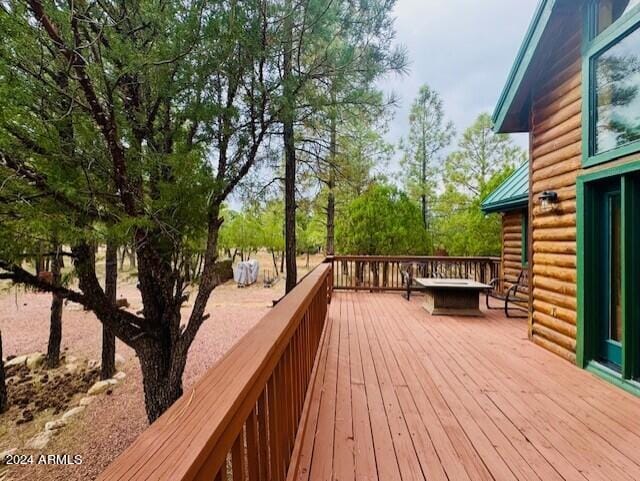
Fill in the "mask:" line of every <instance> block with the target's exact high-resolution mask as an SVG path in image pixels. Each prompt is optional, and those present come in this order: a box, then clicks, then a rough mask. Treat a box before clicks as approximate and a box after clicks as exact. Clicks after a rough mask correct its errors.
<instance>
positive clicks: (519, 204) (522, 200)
mask: <svg viewBox="0 0 640 481" xmlns="http://www.w3.org/2000/svg"><path fill="white" fill-rule="evenodd" d="M528 205H529V195H528V194H527V195H522V196H519V197H513V198H511V199H509V201H508V202H496V203H495V204H486V205H482V206H481V207H480V208H481V209H482V212H484V213H485V214H493V213H496V212H510V211H512V210H521V209H523V208H525V207H527V206H528Z"/></svg>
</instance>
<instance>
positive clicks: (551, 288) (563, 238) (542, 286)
mask: <svg viewBox="0 0 640 481" xmlns="http://www.w3.org/2000/svg"><path fill="white" fill-rule="evenodd" d="M580 20H581V16H580V15H579V14H577V13H576V15H575V17H573V18H571V19H567V18H566V17H565V18H562V22H564V25H563V27H564V28H562V29H561V30H560V32H572V34H571V36H570V38H568V39H567V38H565V39H562V38H561V37H562V33H560V34H558V35H556V36H555V39H553V40H554V42H556V43H555V44H554V45H555V48H554V49H553V50H554V51H555V52H557V54H556V55H555V58H554V57H553V56H551V57H550V58H549V59H547V62H548V63H547V65H549V69H548V70H545V75H544V78H543V79H541V80H540V81H539V82H537V87H536V88H535V91H534V95H533V101H532V107H531V110H532V111H531V129H532V133H531V193H532V195H531V201H532V204H533V205H531V206H530V212H531V219H530V220H531V223H532V240H531V242H532V249H531V250H532V258H531V259H529V266H530V268H531V289H532V295H531V304H532V305H531V324H530V330H531V332H530V336H531V339H532V340H533V341H534V342H535V343H536V344H538V345H540V346H542V347H544V348H546V349H548V350H550V351H552V352H554V353H556V354H558V355H559V356H561V357H563V358H565V359H567V360H569V361H571V362H575V350H576V280H577V272H576V178H577V176H578V174H579V172H580V169H581V159H582V124H581V118H582V54H581V41H582V33H581V30H582V23H581V21H580ZM564 36H565V37H566V34H565V35H564ZM550 45H551V42H550ZM560 45H561V47H560ZM550 50H551V49H550ZM547 190H552V191H555V192H557V193H558V197H559V202H558V203H557V204H555V205H554V206H553V208H552V209H551V210H543V209H542V208H541V207H540V205H539V203H538V197H539V195H540V193H541V192H544V191H547Z"/></svg>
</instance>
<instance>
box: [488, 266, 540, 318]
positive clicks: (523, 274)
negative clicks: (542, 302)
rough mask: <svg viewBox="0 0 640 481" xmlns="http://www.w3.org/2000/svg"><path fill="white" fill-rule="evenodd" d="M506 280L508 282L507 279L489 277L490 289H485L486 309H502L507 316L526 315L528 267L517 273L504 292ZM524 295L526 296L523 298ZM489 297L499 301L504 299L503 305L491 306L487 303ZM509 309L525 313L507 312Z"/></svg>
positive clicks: (527, 310) (527, 308)
mask: <svg viewBox="0 0 640 481" xmlns="http://www.w3.org/2000/svg"><path fill="white" fill-rule="evenodd" d="M506 282H509V281H508V280H507V279H504V278H499V277H496V278H494V279H491V281H490V282H489V285H490V286H491V288H490V289H487V292H486V304H487V309H503V308H504V314H505V316H507V317H520V318H524V317H528V314H529V307H528V304H529V300H528V296H529V269H522V270H521V271H520V274H518V278H517V280H516V282H515V283H514V284H513V285H511V287H509V289H507V291H506V293H505V292H504V288H503V286H504V285H505V283H506ZM523 296H526V298H523ZM489 298H493V299H497V300H499V301H504V307H491V306H490V305H489ZM509 309H511V310H514V311H518V312H525V313H527V315H521V314H516V315H512V314H509Z"/></svg>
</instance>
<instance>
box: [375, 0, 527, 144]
mask: <svg viewBox="0 0 640 481" xmlns="http://www.w3.org/2000/svg"><path fill="white" fill-rule="evenodd" d="M537 3H538V0H398V3H397V4H396V6H395V11H394V13H395V16H396V21H395V27H396V32H397V42H398V43H400V44H402V45H404V46H405V47H406V49H407V51H408V57H409V73H408V74H406V75H404V76H401V77H398V76H392V77H389V78H386V79H384V81H382V82H380V88H381V89H383V90H384V91H386V92H390V91H393V92H395V94H396V95H397V96H398V97H399V98H400V105H399V108H398V109H397V110H396V112H395V117H394V119H393V120H392V121H391V122H390V125H389V132H388V134H387V135H386V138H387V140H388V141H389V142H392V143H394V144H397V142H398V140H399V139H400V138H401V137H402V136H404V135H406V132H407V131H408V114H409V108H410V105H411V102H412V101H413V99H414V98H415V96H416V95H417V93H418V89H419V87H420V86H421V85H422V84H425V83H427V84H429V86H430V87H432V88H434V89H435V90H436V91H438V93H439V94H440V96H441V97H442V99H443V102H444V109H445V114H446V116H447V118H448V120H451V121H453V123H454V124H455V126H456V130H457V132H458V133H460V132H462V131H463V130H464V129H465V128H466V127H468V126H469V125H471V124H472V123H473V121H474V120H475V118H476V117H477V116H478V115H479V114H480V113H482V112H489V113H493V109H494V106H495V105H496V103H497V101H498V97H499V96H500V93H501V91H502V88H503V86H504V84H505V83H506V80H507V76H508V74H509V71H510V69H511V66H512V65H513V62H514V60H515V57H516V54H517V51H518V49H519V48H520V45H521V43H522V39H523V38H524V35H525V33H526V30H527V27H528V26H529V23H530V21H531V18H532V17H533V12H534V10H535V7H536V5H537ZM514 140H515V141H516V143H517V144H519V145H521V146H522V147H524V148H527V142H528V137H527V135H526V134H519V135H517V136H514ZM396 156H398V154H396Z"/></svg>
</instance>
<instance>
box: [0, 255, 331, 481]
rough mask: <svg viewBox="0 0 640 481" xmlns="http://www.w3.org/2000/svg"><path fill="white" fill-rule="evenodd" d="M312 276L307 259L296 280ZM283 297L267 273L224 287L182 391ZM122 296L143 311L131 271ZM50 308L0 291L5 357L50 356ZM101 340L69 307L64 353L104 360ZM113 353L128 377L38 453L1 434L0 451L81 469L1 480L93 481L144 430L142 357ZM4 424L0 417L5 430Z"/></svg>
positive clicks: (120, 349) (32, 470)
mask: <svg viewBox="0 0 640 481" xmlns="http://www.w3.org/2000/svg"><path fill="white" fill-rule="evenodd" d="M257 258H258V260H259V261H260V267H261V272H263V271H264V269H270V270H271V271H272V272H273V264H272V261H271V258H270V256H268V255H267V254H266V253H259V254H258V256H257ZM321 259H322V258H321V257H320V256H313V257H311V259H310V266H311V267H313V266H314V265H316V264H317V263H319V262H320V261H321ZM125 270H127V269H125ZM307 270H308V269H307V268H306V257H300V258H299V259H298V272H299V276H300V277H301V276H302V275H304V274H305V273H306V272H307ZM283 294H284V280H280V281H279V282H277V283H276V284H275V286H273V287H271V288H264V287H263V286H262V274H260V276H259V280H258V283H256V284H254V285H253V286H250V287H245V288H238V287H236V285H235V284H234V283H233V281H230V282H228V283H226V284H224V285H222V286H219V287H218V288H217V289H216V290H215V291H214V292H213V294H212V296H211V298H210V300H209V303H208V305H207V312H208V313H210V314H211V317H210V318H209V319H208V320H207V321H206V322H205V324H204V325H203V326H202V328H201V329H200V331H199V333H198V336H197V337H196V339H195V341H194V343H193V345H192V347H191V350H190V352H189V358H188V361H187V366H186V369H185V374H184V387H185V389H187V388H189V387H190V386H191V385H193V383H194V382H195V381H196V380H197V379H198V378H199V377H200V376H202V374H204V372H205V371H206V370H207V369H208V368H210V367H211V366H213V365H214V364H215V362H216V361H217V360H218V359H219V358H220V357H221V356H222V355H223V354H224V353H225V352H226V351H227V350H228V349H229V348H230V347H232V346H233V344H235V343H236V342H237V341H238V340H239V339H240V338H241V337H242V336H243V335H244V334H245V333H246V332H247V331H248V330H249V329H251V327H252V326H254V325H255V323H256V322H257V321H258V320H259V319H260V318H261V317H262V316H263V315H264V314H265V313H266V312H267V311H268V310H269V308H270V306H271V305H272V302H273V300H275V299H278V298H280V297H281V296H282V295H283ZM118 297H119V298H126V299H127V300H128V301H129V303H130V304H131V309H135V310H138V309H140V307H141V303H140V295H139V292H138V291H137V289H136V288H135V275H134V272H132V271H131V270H128V271H127V272H123V273H120V275H119V284H118ZM50 302H51V296H50V295H48V294H42V293H35V292H28V291H27V292H25V291H24V289H19V288H11V289H9V290H8V289H6V288H5V289H4V290H2V291H0V329H1V330H2V340H3V351H4V352H3V354H4V355H5V357H6V356H11V355H21V354H26V353H30V352H34V351H40V352H46V349H47V340H48V323H49V307H50ZM190 308H191V306H190V304H189V303H187V304H186V306H184V310H183V312H184V313H185V317H186V315H187V314H188V312H189V309H190ZM101 334H102V331H101V324H100V322H99V321H98V320H97V319H96V318H95V316H94V315H93V314H92V313H91V312H86V311H84V310H82V308H81V307H80V306H77V305H74V304H68V305H65V307H64V313H63V334H62V348H63V349H66V350H65V351H64V352H66V353H67V354H71V355H73V356H76V357H78V358H81V359H84V360H91V359H95V360H99V359H100V346H101ZM116 352H117V353H118V354H120V355H122V356H123V357H124V359H125V363H124V365H123V366H122V368H121V370H122V371H124V372H125V373H126V378H125V379H124V381H123V382H122V383H120V384H119V385H117V386H116V387H115V388H114V389H113V390H112V392H111V394H110V395H100V396H98V397H97V398H96V400H95V401H94V402H92V403H91V404H90V405H89V406H87V409H86V410H85V411H84V412H83V413H81V414H80V415H78V416H77V417H75V418H74V419H73V422H71V423H70V424H69V425H67V426H66V427H65V428H64V429H63V430H62V432H61V433H60V434H59V435H58V436H56V437H54V438H53V441H52V442H51V443H50V444H49V445H48V446H47V447H46V448H45V449H44V450H43V451H42V452H41V453H39V452H33V451H26V450H24V449H22V446H21V445H20V444H21V442H22V441H23V440H22V439H17V436H16V435H15V432H13V431H12V430H6V429H0V452H1V451H4V450H6V449H9V448H18V452H19V453H25V454H27V453H29V454H31V453H32V454H34V455H35V456H37V455H38V454H70V455H72V456H73V455H80V456H81V457H82V463H81V464H75V465H49V466H44V465H40V466H38V465H33V466H19V467H11V468H9V470H8V471H7V470H3V471H0V480H2V479H6V480H35V479H37V480H64V481H73V480H89V479H95V477H96V476H97V474H98V473H100V472H101V471H102V470H103V469H104V468H105V467H106V466H107V465H108V464H109V463H110V462H111V461H112V460H113V459H114V458H115V457H116V456H117V455H118V454H119V453H121V452H122V451H123V450H124V449H125V448H126V447H127V446H128V445H129V444H130V443H131V442H132V441H133V440H134V439H135V438H136V436H137V435H138V434H140V432H142V431H143V430H144V429H145V428H146V426H147V419H146V414H145V410H144V399H143V392H142V380H141V373H140V369H139V365H138V362H137V359H136V357H135V354H134V352H133V350H132V349H130V348H129V347H127V346H126V345H124V344H123V343H122V342H120V341H119V340H118V341H117V347H116ZM46 420H47V419H36V420H35V421H34V423H37V425H31V426H26V427H25V429H30V430H31V432H37V430H38V429H41V428H42V426H44V423H45V422H46ZM2 424H3V419H2V416H0V426H2ZM4 424H6V422H5V423H4ZM27 424H28V423H27ZM12 432H13V434H12ZM36 459H37V458H36ZM3 476H4V478H3Z"/></svg>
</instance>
